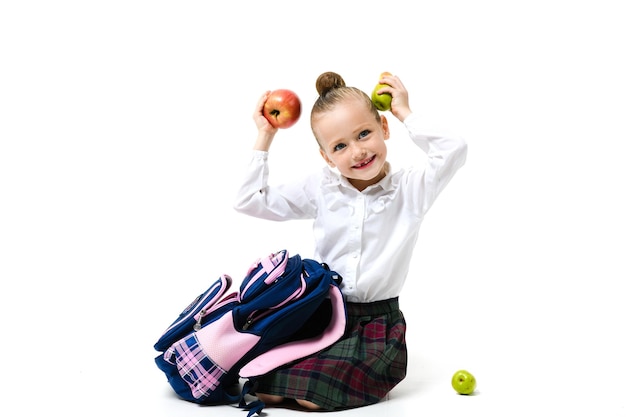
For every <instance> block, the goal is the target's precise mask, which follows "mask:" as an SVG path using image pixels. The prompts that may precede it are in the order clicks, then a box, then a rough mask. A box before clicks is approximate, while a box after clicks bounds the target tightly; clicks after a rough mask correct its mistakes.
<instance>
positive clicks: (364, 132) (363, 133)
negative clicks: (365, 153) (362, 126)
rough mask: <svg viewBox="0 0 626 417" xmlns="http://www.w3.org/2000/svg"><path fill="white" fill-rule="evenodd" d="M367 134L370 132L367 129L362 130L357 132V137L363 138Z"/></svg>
mask: <svg viewBox="0 0 626 417" xmlns="http://www.w3.org/2000/svg"><path fill="white" fill-rule="evenodd" d="M369 134H370V131H369V130H364V131H362V132H361V133H359V139H363V138H365V137H367V135H369Z"/></svg>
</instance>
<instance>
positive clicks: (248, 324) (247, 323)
mask: <svg viewBox="0 0 626 417" xmlns="http://www.w3.org/2000/svg"><path fill="white" fill-rule="evenodd" d="M253 321H254V319H253V318H252V317H249V318H248V320H246V322H245V324H244V325H243V330H248V328H249V327H250V326H251V325H252V322H253Z"/></svg>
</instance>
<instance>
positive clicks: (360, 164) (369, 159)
mask: <svg viewBox="0 0 626 417" xmlns="http://www.w3.org/2000/svg"><path fill="white" fill-rule="evenodd" d="M374 159H376V155H374V156H372V157H371V158H367V159H364V160H362V161H361V162H359V163H358V164H356V165H354V166H353V168H356V169H359V168H364V167H366V166H368V165H369V164H371V163H372V161H373V160H374Z"/></svg>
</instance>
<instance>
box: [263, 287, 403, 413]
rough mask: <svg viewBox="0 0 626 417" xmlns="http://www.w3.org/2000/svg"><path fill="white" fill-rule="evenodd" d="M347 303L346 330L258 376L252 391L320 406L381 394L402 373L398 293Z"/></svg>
mask: <svg viewBox="0 0 626 417" xmlns="http://www.w3.org/2000/svg"><path fill="white" fill-rule="evenodd" d="M346 308H347V313H348V320H347V326H346V333H345V334H344V336H343V337H342V338H341V339H340V340H339V341H337V342H336V343H335V344H333V345H332V346H330V347H329V348H327V349H325V350H323V351H321V352H319V353H317V354H315V355H313V356H309V357H307V358H305V359H303V360H301V361H299V362H296V363H294V364H291V365H289V366H288V367H285V368H281V369H279V370H277V371H274V372H272V373H270V374H268V375H265V376H263V377H260V378H259V379H258V381H257V384H258V385H257V386H256V392H260V393H264V394H272V395H280V396H283V397H285V398H291V399H300V400H308V401H311V402H313V403H315V404H317V405H318V406H320V407H321V408H323V409H325V410H340V409H345V408H354V407H361V406H364V405H369V404H374V403H377V402H378V401H380V400H381V399H383V398H384V397H385V396H386V395H387V394H388V393H389V391H391V389H392V388H393V387H395V386H396V385H397V384H398V383H399V382H400V381H402V380H403V379H404V377H405V376H406V369H407V349H406V340H405V332H406V322H405V320H404V316H403V314H402V312H401V311H400V308H399V303H398V298H393V299H390V300H385V301H377V302H373V303H346Z"/></svg>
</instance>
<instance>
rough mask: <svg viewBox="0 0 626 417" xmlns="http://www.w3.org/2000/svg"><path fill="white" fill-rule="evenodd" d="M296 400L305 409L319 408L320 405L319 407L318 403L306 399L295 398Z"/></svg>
mask: <svg viewBox="0 0 626 417" xmlns="http://www.w3.org/2000/svg"><path fill="white" fill-rule="evenodd" d="M296 402H297V403H298V404H299V405H300V406H301V407H304V408H306V409H307V410H312V411H313V410H321V409H322V407H320V406H319V405H317V404H315V403H312V402H311V401H307V400H296Z"/></svg>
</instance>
